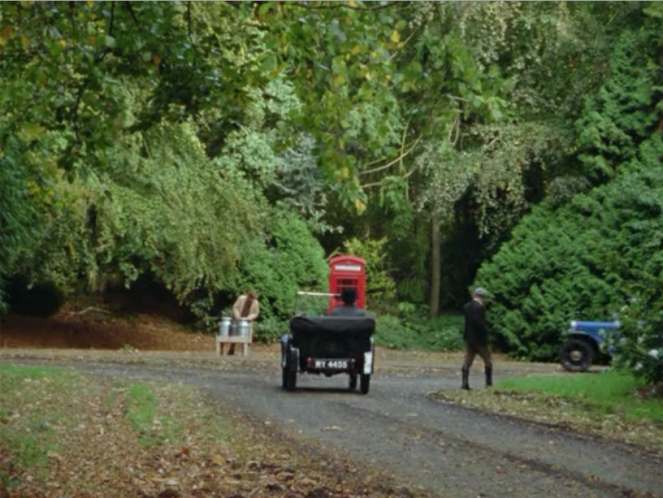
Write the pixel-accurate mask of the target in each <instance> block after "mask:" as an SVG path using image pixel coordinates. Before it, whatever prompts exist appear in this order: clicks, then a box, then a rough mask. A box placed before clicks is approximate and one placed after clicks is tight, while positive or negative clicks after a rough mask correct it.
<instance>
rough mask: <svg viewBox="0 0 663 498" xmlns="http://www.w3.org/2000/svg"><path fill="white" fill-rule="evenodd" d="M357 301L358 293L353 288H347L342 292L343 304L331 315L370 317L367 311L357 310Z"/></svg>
mask: <svg viewBox="0 0 663 498" xmlns="http://www.w3.org/2000/svg"><path fill="white" fill-rule="evenodd" d="M356 300H357V291H355V290H354V289H353V288H352V287H346V288H344V289H343V290H342V291H341V301H343V304H342V305H341V306H337V307H336V308H334V309H333V310H332V312H331V313H330V315H331V316H368V314H367V313H366V311H364V310H362V309H360V308H357V306H355V301H356Z"/></svg>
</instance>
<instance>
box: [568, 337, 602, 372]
mask: <svg viewBox="0 0 663 498" xmlns="http://www.w3.org/2000/svg"><path fill="white" fill-rule="evenodd" d="M560 357H561V360H562V367H564V369H565V370H568V371H569V372H584V371H585V370H587V369H588V368H589V367H591V366H592V360H593V359H594V348H592V345H591V344H590V343H588V342H587V341H583V340H582V339H569V340H568V341H566V344H564V346H562V351H561V353H560Z"/></svg>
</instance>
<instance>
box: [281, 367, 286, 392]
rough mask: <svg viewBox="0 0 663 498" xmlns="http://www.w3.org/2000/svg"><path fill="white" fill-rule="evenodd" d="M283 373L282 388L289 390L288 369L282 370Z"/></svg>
mask: <svg viewBox="0 0 663 498" xmlns="http://www.w3.org/2000/svg"><path fill="white" fill-rule="evenodd" d="M281 370H282V371H283V374H282V377H281V387H282V388H283V389H284V390H287V389H288V369H287V368H286V367H283V368H281Z"/></svg>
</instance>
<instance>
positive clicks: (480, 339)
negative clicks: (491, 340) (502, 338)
mask: <svg viewBox="0 0 663 498" xmlns="http://www.w3.org/2000/svg"><path fill="white" fill-rule="evenodd" d="M463 313H464V314H465V333H464V334H463V337H464V338H465V342H466V343H467V345H468V346H470V347H473V348H481V347H484V346H486V345H487V344H488V327H487V325H486V308H485V307H484V306H483V305H482V304H481V303H479V302H478V301H475V300H474V299H472V301H470V302H469V303H467V304H466V305H465V306H464V307H463Z"/></svg>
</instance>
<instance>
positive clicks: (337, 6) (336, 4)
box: [288, 1, 403, 11]
mask: <svg viewBox="0 0 663 498" xmlns="http://www.w3.org/2000/svg"><path fill="white" fill-rule="evenodd" d="M288 5H292V6H293V7H300V8H304V9H310V10H329V9H350V10H365V11H373V10H382V9H388V8H390V7H394V6H399V7H402V6H403V4H402V3H400V2H387V3H385V4H384V5H378V6H377V7H359V6H354V5H350V4H348V3H341V2H332V4H331V5H328V4H320V3H313V2H306V1H303V2H288Z"/></svg>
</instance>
